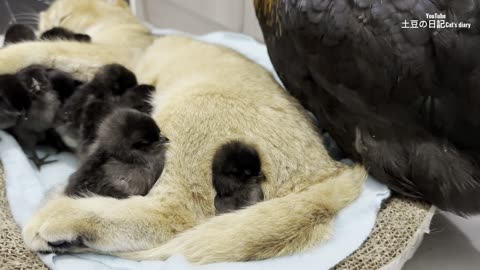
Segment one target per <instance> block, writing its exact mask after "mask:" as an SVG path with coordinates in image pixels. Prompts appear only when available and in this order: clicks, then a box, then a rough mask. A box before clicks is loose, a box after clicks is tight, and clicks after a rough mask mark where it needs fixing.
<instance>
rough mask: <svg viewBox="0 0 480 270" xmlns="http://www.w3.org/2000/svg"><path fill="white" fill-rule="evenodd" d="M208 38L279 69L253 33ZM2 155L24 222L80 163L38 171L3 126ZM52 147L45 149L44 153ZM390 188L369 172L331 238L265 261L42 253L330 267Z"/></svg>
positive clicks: (110, 263) (361, 233)
mask: <svg viewBox="0 0 480 270" xmlns="http://www.w3.org/2000/svg"><path fill="white" fill-rule="evenodd" d="M154 32H155V33H157V34H171V33H178V32H176V31H173V30H162V31H160V30H155V31H154ZM195 38H198V39H199V40H203V41H206V42H211V43H216V44H221V45H224V46H227V47H230V48H233V49H235V50H237V51H238V52H240V53H242V54H244V55H246V56H247V57H249V58H250V59H252V60H253V61H255V62H257V63H258V64H260V65H262V66H264V67H265V68H266V69H268V70H269V71H271V72H272V73H274V71H273V67H272V64H271V63H270V60H269V58H268V54H267V50H266V48H265V46H264V45H262V44H260V43H258V42H256V41H255V40H254V39H252V38H250V37H248V36H244V35H240V34H235V33H225V32H217V33H212V34H209V35H205V36H200V37H195ZM0 138H1V141H0V160H1V161H2V162H3V165H4V170H5V178H6V183H7V185H6V188H7V196H8V200H9V203H10V207H11V210H12V213H13V217H14V219H15V220H16V222H17V223H18V224H19V226H20V227H23V226H25V224H26V223H27V222H28V220H29V218H30V217H31V216H32V215H33V214H34V212H35V210H36V209H37V208H38V207H39V206H40V205H41V202H42V200H43V198H44V196H45V194H46V193H47V192H48V190H49V189H51V188H53V187H55V186H57V185H59V184H61V183H64V182H65V181H66V180H67V178H68V176H69V175H70V174H71V173H72V172H73V171H74V170H75V169H76V168H77V166H78V161H77V159H76V158H75V156H73V155H72V154H69V153H61V154H59V155H52V157H51V158H52V159H57V160H58V162H56V163H52V164H48V165H45V166H44V167H42V170H41V171H40V172H38V171H37V170H36V169H35V167H34V166H33V165H32V163H31V162H30V161H29V160H28V158H27V157H26V156H25V154H24V153H23V152H22V150H21V148H20V147H19V145H18V144H17V142H16V141H15V140H14V139H13V138H12V137H11V136H10V135H8V134H6V133H5V132H2V131H0ZM47 152H48V153H49V152H51V150H50V151H49V149H41V150H40V151H39V153H40V156H43V155H44V154H45V153H47ZM389 195H390V191H389V190H388V188H386V187H385V186H384V185H383V184H380V183H378V182H377V181H375V180H374V179H372V178H369V179H368V181H367V182H366V183H365V185H364V188H363V191H362V194H361V195H360V197H359V198H358V199H357V200H356V201H355V202H353V203H352V204H351V205H350V206H348V207H347V208H345V209H343V210H342V211H341V212H340V213H339V215H338V216H337V217H336V219H335V225H334V226H335V228H334V233H333V235H332V237H331V239H330V240H328V241H326V242H325V243H323V244H322V245H319V246H318V247H316V248H313V249H312V250H309V251H306V252H303V253H300V254H297V255H293V256H286V257H279V258H274V259H269V260H263V261H254V262H239V263H233V262H229V263H218V264H210V265H203V266H194V265H191V264H190V263H188V262H187V261H186V260H185V259H184V257H182V256H181V255H177V256H174V257H171V258H169V259H168V260H167V261H165V262H161V261H144V262H134V261H129V260H124V259H120V258H115V257H111V256H104V255H97V254H74V255H57V254H48V255H39V256H40V258H41V259H42V260H43V261H44V262H45V263H46V264H47V265H48V266H49V267H50V268H52V269H58V270H77V269H78V270H84V269H89V270H90V269H92V270H97V269H98V270H100V269H101V270H113V269H118V270H120V269H121V270H127V269H128V270H130V269H132V270H133V269H145V270H149V269H156V270H159V269H163V270H181V269H205V270H215V269H218V270H234V269H239V270H240V269H241V270H250V269H251V270H260V269H302V270H308V269H315V270H322V269H325V270H327V269H330V268H331V267H333V266H335V265H336V264H338V263H339V262H340V261H341V260H343V259H344V258H346V257H347V256H348V255H350V254H351V253H352V252H354V251H355V250H356V249H357V248H359V247H360V245H361V244H362V243H363V242H364V241H365V239H366V238H367V237H368V235H369V234H370V232H371V230H372V228H373V226H374V224H375V219H376V216H377V214H378V210H379V209H380V206H381V204H382V201H383V200H384V199H385V198H387V197H389Z"/></svg>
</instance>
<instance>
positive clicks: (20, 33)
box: [3, 24, 37, 45]
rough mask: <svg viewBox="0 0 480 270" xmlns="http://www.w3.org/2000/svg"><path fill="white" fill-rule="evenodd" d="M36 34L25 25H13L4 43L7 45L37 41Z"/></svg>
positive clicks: (9, 28) (6, 33)
mask: <svg viewBox="0 0 480 270" xmlns="http://www.w3.org/2000/svg"><path fill="white" fill-rule="evenodd" d="M36 39H37V37H36V36H35V32H34V31H33V29H32V28H30V27H28V26H26V25H23V24H12V25H11V26H10V27H8V29H7V31H6V32H5V37H4V41H3V43H4V44H5V45H9V44H14V43H19V42H24V41H32V40H36Z"/></svg>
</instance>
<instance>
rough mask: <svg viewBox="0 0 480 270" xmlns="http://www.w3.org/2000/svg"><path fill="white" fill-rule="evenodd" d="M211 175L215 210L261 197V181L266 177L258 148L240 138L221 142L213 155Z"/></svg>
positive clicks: (224, 210) (225, 210) (228, 207)
mask: <svg viewBox="0 0 480 270" xmlns="http://www.w3.org/2000/svg"><path fill="white" fill-rule="evenodd" d="M212 178H213V186H214V188H215V190H216V191H217V195H216V196H215V208H216V210H217V213H218V214H222V213H225V212H230V211H234V210H237V209H241V208H244V207H247V206H249V205H253V204H255V203H257V202H259V201H262V200H263V191H262V187H261V183H262V182H263V181H265V180H266V178H265V176H264V175H263V173H262V171H261V161H260V157H259V155H258V152H257V151H256V150H255V149H254V148H253V147H252V146H249V145H246V144H245V143H242V142H239V141H232V142H229V143H227V144H225V145H223V146H222V147H221V148H220V149H219V150H217V152H216V153H215V156H214V158H213V163H212Z"/></svg>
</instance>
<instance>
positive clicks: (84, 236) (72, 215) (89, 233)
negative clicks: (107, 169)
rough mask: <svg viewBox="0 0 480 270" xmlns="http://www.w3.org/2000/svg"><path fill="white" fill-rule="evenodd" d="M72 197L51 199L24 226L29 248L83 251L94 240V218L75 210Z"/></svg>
mask: <svg viewBox="0 0 480 270" xmlns="http://www.w3.org/2000/svg"><path fill="white" fill-rule="evenodd" d="M73 202H74V201H73V199H59V200H55V201H52V202H49V203H48V204H47V205H46V206H45V207H43V208H42V209H41V210H40V211H39V212H38V213H37V214H36V215H35V216H34V217H33V218H32V219H31V220H30V222H29V223H28V224H27V226H25V228H24V230H23V238H24V241H25V244H26V245H27V247H28V248H29V249H31V250H32V251H36V252H41V253H51V252H55V253H65V252H83V251H85V250H88V246H89V244H91V243H93V242H94V239H95V237H94V233H93V230H92V229H93V227H92V226H91V218H90V217H88V215H86V213H82V212H81V211H80V210H79V209H76V208H75V207H74V204H73Z"/></svg>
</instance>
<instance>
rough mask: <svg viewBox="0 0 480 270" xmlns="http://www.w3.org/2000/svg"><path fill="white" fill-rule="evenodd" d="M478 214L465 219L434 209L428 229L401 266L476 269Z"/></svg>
mask: <svg viewBox="0 0 480 270" xmlns="http://www.w3.org/2000/svg"><path fill="white" fill-rule="evenodd" d="M479 255H480V216H477V217H472V218H469V219H464V218H461V217H458V216H454V215H451V214H448V213H437V214H436V215H435V216H434V218H433V220H432V224H431V233H430V234H429V235H426V236H425V238H424V240H423V243H422V244H421V246H420V248H419V249H418V251H417V252H416V253H415V255H414V256H413V258H412V259H411V260H410V261H409V262H407V264H406V265H405V266H404V268H403V269H404V270H430V269H434V270H479V269H480V256H479Z"/></svg>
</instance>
